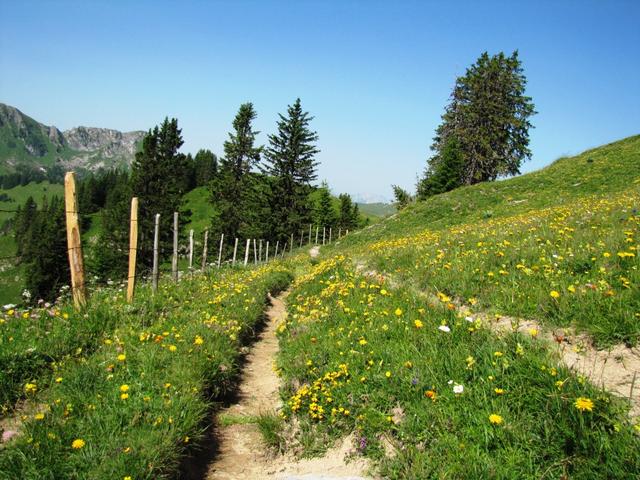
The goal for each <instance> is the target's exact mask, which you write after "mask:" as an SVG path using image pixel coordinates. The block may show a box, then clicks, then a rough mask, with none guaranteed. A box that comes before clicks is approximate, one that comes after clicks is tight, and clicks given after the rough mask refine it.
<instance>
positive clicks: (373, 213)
mask: <svg viewBox="0 0 640 480" xmlns="http://www.w3.org/2000/svg"><path fill="white" fill-rule="evenodd" d="M358 208H359V209H360V212H362V213H363V214H364V215H367V216H369V217H388V216H389V215H393V214H394V213H396V207H395V205H393V203H382V202H376V203H360V202H358Z"/></svg>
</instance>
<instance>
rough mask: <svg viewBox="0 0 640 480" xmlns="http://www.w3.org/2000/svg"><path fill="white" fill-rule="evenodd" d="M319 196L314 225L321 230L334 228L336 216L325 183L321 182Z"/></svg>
mask: <svg viewBox="0 0 640 480" xmlns="http://www.w3.org/2000/svg"><path fill="white" fill-rule="evenodd" d="M319 190H320V192H319V193H320V194H319V197H318V200H317V202H316V208H315V215H314V217H315V223H316V225H317V226H319V227H320V229H322V228H323V227H326V228H330V227H334V226H335V224H336V220H337V214H336V211H335V208H334V207H333V201H332V199H331V192H330V191H329V186H328V185H327V183H326V182H322V186H321V187H320V189H319Z"/></svg>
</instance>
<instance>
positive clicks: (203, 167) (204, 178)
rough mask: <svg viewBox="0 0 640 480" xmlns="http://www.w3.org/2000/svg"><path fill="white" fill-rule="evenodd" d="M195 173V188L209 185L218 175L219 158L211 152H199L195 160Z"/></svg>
mask: <svg viewBox="0 0 640 480" xmlns="http://www.w3.org/2000/svg"><path fill="white" fill-rule="evenodd" d="M193 163H194V171H195V186H196V187H203V186H206V185H209V182H211V181H212V180H213V179H214V178H215V176H216V175H217V173H218V157H216V156H215V155H214V154H213V152H211V150H198V153H196V156H195V158H194V159H193Z"/></svg>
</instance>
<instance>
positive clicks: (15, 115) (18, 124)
mask: <svg viewBox="0 0 640 480" xmlns="http://www.w3.org/2000/svg"><path fill="white" fill-rule="evenodd" d="M144 134H145V132H143V131H133V132H120V131H118V130H113V129H108V128H95V127H82V126H80V127H75V128H71V129H69V130H65V131H63V132H62V131H60V130H59V129H58V128H56V127H55V126H47V125H44V124H42V123H40V122H38V121H36V120H34V119H33V118H31V117H30V116H28V115H26V114H24V113H22V112H21V111H20V110H18V109H17V108H15V107H12V106H10V105H6V104H3V103H0V173H10V172H12V171H16V170H19V169H25V168H26V169H41V170H47V169H48V168H51V167H53V166H60V167H63V168H81V169H86V170H90V171H93V170H97V169H99V168H110V167H119V166H129V165H130V164H131V162H132V161H133V159H134V158H135V153H136V151H137V150H138V148H139V145H140V143H141V142H142V138H143V137H144Z"/></svg>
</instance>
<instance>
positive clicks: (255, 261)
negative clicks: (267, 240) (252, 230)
mask: <svg viewBox="0 0 640 480" xmlns="http://www.w3.org/2000/svg"><path fill="white" fill-rule="evenodd" d="M253 264H254V265H257V264H258V248H257V247H256V239H255V238H254V239H253Z"/></svg>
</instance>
